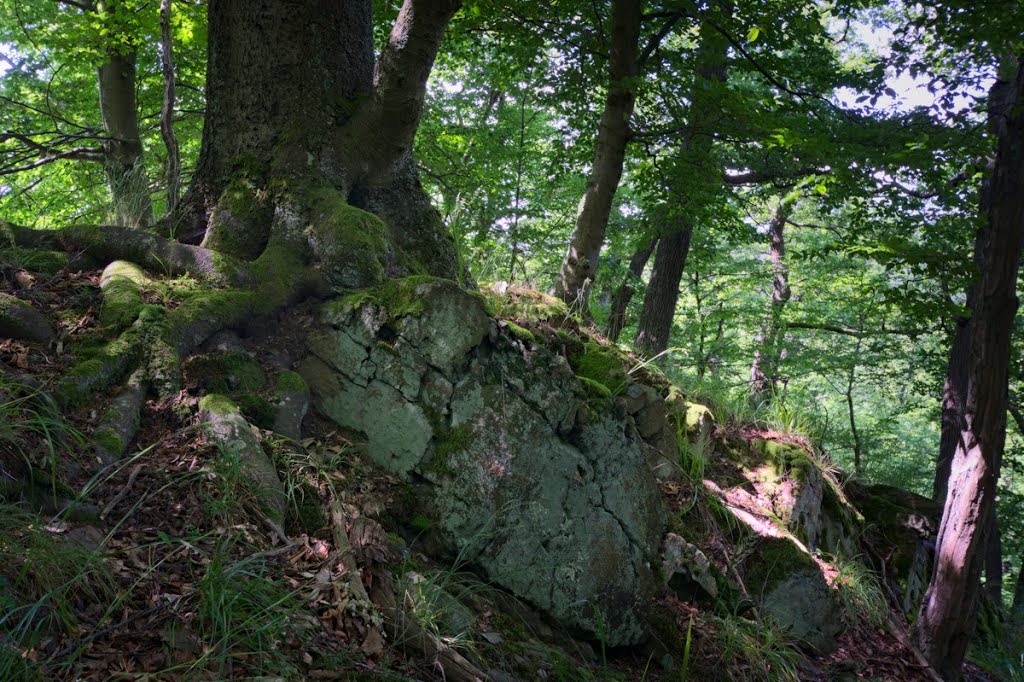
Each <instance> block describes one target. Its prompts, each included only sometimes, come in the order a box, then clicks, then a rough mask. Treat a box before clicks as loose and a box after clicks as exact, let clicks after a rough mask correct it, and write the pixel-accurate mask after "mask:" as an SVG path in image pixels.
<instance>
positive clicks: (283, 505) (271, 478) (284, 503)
mask: <svg viewBox="0 0 1024 682" xmlns="http://www.w3.org/2000/svg"><path fill="white" fill-rule="evenodd" d="M199 420H200V421H201V422H202V423H203V431H204V432H205V433H206V435H207V436H208V437H210V438H211V439H212V440H214V441H215V442H216V443H218V445H219V446H220V448H221V450H222V452H223V455H224V456H230V457H237V458H238V467H239V469H240V471H241V474H242V476H243V477H244V478H245V479H246V481H247V482H248V484H249V489H250V491H251V492H252V493H253V496H254V497H255V499H256V502H257V505H256V506H257V509H258V510H259V512H260V514H261V515H262V516H265V517H266V518H267V520H269V521H271V522H273V523H274V526H273V527H272V530H273V531H274V533H275V534H276V535H278V536H279V537H281V539H282V541H283V542H284V543H285V544H289V543H290V542H291V541H290V540H289V539H288V536H287V535H285V533H284V531H283V530H281V524H282V523H283V522H284V518H285V514H286V513H287V511H288V500H287V497H286V494H285V490H284V485H282V483H281V480H280V479H279V478H278V477H277V469H276V468H275V467H274V463H273V462H272V461H270V458H269V457H268V456H267V453H266V452H264V451H263V446H262V445H260V442H259V441H258V440H257V439H256V435H255V434H254V433H253V430H252V426H250V425H249V422H247V421H246V420H245V417H243V416H242V413H241V412H240V411H239V409H238V407H237V406H236V405H235V404H234V403H233V402H231V400H230V399H229V398H226V397H225V396H222V395H217V394H211V395H208V396H206V397H204V398H203V399H202V401H200V403H199Z"/></svg>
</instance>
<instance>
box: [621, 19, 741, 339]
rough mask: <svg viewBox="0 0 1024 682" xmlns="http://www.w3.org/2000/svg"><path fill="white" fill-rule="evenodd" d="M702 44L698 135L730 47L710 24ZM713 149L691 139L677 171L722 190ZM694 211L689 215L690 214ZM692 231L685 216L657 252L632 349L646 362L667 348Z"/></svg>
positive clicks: (708, 119)
mask: <svg viewBox="0 0 1024 682" xmlns="http://www.w3.org/2000/svg"><path fill="white" fill-rule="evenodd" d="M707 11H708V12H721V13H726V14H730V13H731V12H732V4H731V3H729V2H721V3H717V4H715V5H713V6H712V7H710V8H709V9H708V10H707ZM699 39H700V53H699V54H698V56H697V77H696V78H695V79H694V82H693V85H692V86H691V87H690V107H689V123H690V125H691V126H693V127H694V128H695V129H700V128H703V127H713V121H714V119H715V117H716V116H717V115H718V114H717V107H718V102H717V96H716V94H715V88H714V85H715V84H718V83H724V82H725V78H726V70H725V61H726V54H727V50H728V42H727V41H726V39H725V38H724V37H723V36H722V35H721V34H720V33H719V32H718V31H717V30H716V29H715V28H714V22H712V21H705V22H702V24H701V27H700V36H699ZM713 145H714V141H713V139H712V137H711V136H691V138H690V139H688V140H686V141H685V142H684V143H683V144H682V146H681V149H680V150H679V159H678V160H677V163H678V165H682V166H689V167H696V168H701V169H703V170H704V171H705V173H704V179H705V180H706V181H707V182H709V183H714V184H720V183H721V176H722V169H721V168H720V167H718V166H717V164H714V163H713V162H712V156H711V152H712V148H713ZM675 191H681V192H685V190H676V188H670V193H674V192H675ZM698 194H699V193H698ZM685 202H686V199H685V197H684V199H683V201H681V202H680V203H681V204H683V205H685ZM692 208H693V207H691V209H690V211H688V212H687V213H689V214H692ZM676 213H678V214H682V213H683V211H682V210H680V209H679V208H678V207H677V208H676ZM693 230H694V222H693V218H692V215H686V216H685V217H683V218H682V220H681V221H680V224H679V225H678V226H677V227H676V228H675V230H674V231H672V232H670V233H669V234H666V235H664V236H663V237H662V240H661V244H660V245H659V246H658V253H657V254H656V255H655V257H654V271H653V272H652V274H651V281H650V283H649V284H648V286H647V293H646V294H645V296H644V307H643V312H642V313H641V314H640V328H639V329H638V330H637V336H636V343H635V344H634V345H635V346H636V349H637V350H638V351H640V352H641V353H643V354H645V355H647V356H655V355H657V354H658V353H661V352H663V351H664V350H665V349H667V348H668V344H669V340H670V339H671V336H672V320H673V319H674V318H675V312H676V303H677V302H678V300H679V282H680V280H681V279H682V276H683V269H684V268H685V266H686V257H687V255H688V254H689V251H690V239H691V238H692V236H693Z"/></svg>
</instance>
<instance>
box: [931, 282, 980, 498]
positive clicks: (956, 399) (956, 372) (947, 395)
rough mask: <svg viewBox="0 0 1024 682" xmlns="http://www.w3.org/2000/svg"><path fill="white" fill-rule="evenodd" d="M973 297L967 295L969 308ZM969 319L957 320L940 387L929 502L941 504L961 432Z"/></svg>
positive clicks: (969, 337) (965, 390) (969, 329)
mask: <svg viewBox="0 0 1024 682" xmlns="http://www.w3.org/2000/svg"><path fill="white" fill-rule="evenodd" d="M973 298H974V294H973V292H972V293H971V294H970V295H969V296H968V306H971V303H972V300H973ZM972 327H973V325H972V324H971V320H970V318H962V319H960V320H958V321H957V330H956V335H955V336H954V337H953V346H952V348H951V349H950V353H949V369H947V370H946V381H945V383H944V384H943V386H942V431H941V435H940V437H939V456H938V459H937V460H936V462H935V481H934V483H933V484H932V499H933V500H935V501H936V502H944V501H945V499H946V485H947V484H948V483H949V472H950V468H951V467H952V466H953V456H954V454H956V448H957V444H958V443H959V441H960V434H961V433H963V431H964V403H965V401H966V400H967V364H968V360H969V353H970V349H971V329H972Z"/></svg>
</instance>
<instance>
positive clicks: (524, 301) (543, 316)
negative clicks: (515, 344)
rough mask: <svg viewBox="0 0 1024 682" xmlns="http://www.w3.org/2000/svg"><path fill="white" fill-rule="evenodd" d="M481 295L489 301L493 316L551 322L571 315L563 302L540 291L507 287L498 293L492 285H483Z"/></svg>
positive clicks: (565, 318)
mask: <svg viewBox="0 0 1024 682" xmlns="http://www.w3.org/2000/svg"><path fill="white" fill-rule="evenodd" d="M483 295H484V296H485V297H486V298H487V299H488V300H489V301H490V306H489V307H490V308H491V309H492V310H493V313H491V314H492V315H494V316H495V317H501V318H512V319H519V320H532V321H534V322H551V323H560V322H564V321H565V320H567V319H569V318H570V317H571V316H570V314H569V308H568V307H567V306H566V305H565V302H563V301H562V300H560V299H557V298H555V297H554V296H548V295H547V294H545V293H542V292H540V291H534V290H532V289H526V288H520V287H508V288H506V289H505V290H504V291H503V292H502V293H500V294H499V293H497V291H496V290H495V288H494V287H484V289H483ZM489 312H490V311H489Z"/></svg>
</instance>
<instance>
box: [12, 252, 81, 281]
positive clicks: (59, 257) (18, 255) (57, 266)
mask: <svg viewBox="0 0 1024 682" xmlns="http://www.w3.org/2000/svg"><path fill="white" fill-rule="evenodd" d="M70 261H71V257H70V256H69V255H68V254H66V253H64V252H63V251H43V250H40V249H22V248H18V247H11V248H8V249H0V262H4V263H10V264H11V265H13V266H15V267H18V268H22V269H23V270H28V271H29V272H32V273H38V274H43V275H52V274H55V273H57V272H60V271H61V270H63V269H64V268H66V267H67V266H68V263H70Z"/></svg>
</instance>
